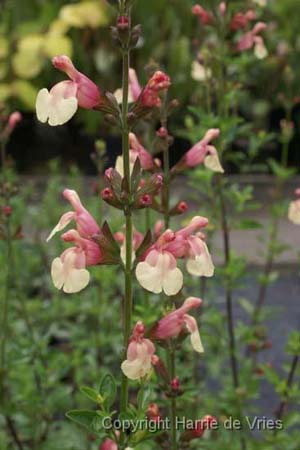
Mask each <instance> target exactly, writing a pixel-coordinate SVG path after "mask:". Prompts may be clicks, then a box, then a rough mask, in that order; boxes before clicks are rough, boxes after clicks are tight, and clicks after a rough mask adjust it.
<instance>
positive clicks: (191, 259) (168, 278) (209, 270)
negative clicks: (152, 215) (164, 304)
mask: <svg viewBox="0 0 300 450" xmlns="http://www.w3.org/2000/svg"><path fill="white" fill-rule="evenodd" d="M207 224H208V220H207V219H206V218H205V217H200V216H196V217H194V218H193V219H192V220H191V222H190V223H189V225H188V226H186V227H184V228H182V229H181V230H179V231H177V232H173V231H172V230H166V231H165V232H164V233H163V234H162V235H161V236H160V237H159V238H158V239H157V241H156V242H155V243H154V244H153V245H152V246H151V247H150V248H149V249H148V250H147V252H146V253H145V254H144V255H143V257H142V261H141V262H139V263H138V264H137V267H136V277H137V280H138V281H139V283H140V284H141V286H142V287H143V288H144V289H146V290H148V291H150V292H153V293H155V294H159V293H161V292H164V293H165V294H166V295H168V296H171V295H176V294H177V293H178V292H179V291H180V290H181V288H182V286H183V274H182V272H181V270H180V269H179V268H178V267H177V260H178V259H186V261H187V269H188V271H189V272H190V273H193V275H195V274H197V275H199V276H212V275H213V270H214V268H213V264H212V261H211V258H210V255H209V252H208V250H207V247H206V244H205V242H204V240H203V235H201V237H200V236H199V235H195V236H194V233H195V232H196V231H197V230H200V229H201V228H204V227H206V225H207Z"/></svg>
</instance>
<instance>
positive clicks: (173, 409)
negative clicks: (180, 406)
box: [168, 349, 177, 450]
mask: <svg viewBox="0 0 300 450" xmlns="http://www.w3.org/2000/svg"><path fill="white" fill-rule="evenodd" d="M168 356H169V360H168V368H169V372H170V376H171V379H172V380H173V379H174V378H175V376H176V364H175V362H176V359H175V352H174V350H173V349H169V350H168ZM176 415H177V402H176V397H171V405H170V420H171V449H172V450H177V431H176Z"/></svg>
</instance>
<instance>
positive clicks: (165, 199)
mask: <svg viewBox="0 0 300 450" xmlns="http://www.w3.org/2000/svg"><path fill="white" fill-rule="evenodd" d="M166 101H167V97H165V99H164V103H163V106H162V109H161V126H162V127H165V128H167V116H166ZM163 160H164V161H163V162H164V185H163V190H162V207H163V211H164V225H165V229H167V228H169V225H170V181H171V179H170V156H169V144H168V142H167V141H166V146H165V149H164V152H163ZM167 352H168V354H167V357H168V368H169V372H170V376H171V379H172V380H173V379H174V378H175V376H176V359H175V352H174V349H168V350H167ZM176 415H177V404H176V397H171V402H170V419H171V449H172V450H177V432H176Z"/></svg>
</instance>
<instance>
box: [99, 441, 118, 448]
mask: <svg viewBox="0 0 300 450" xmlns="http://www.w3.org/2000/svg"><path fill="white" fill-rule="evenodd" d="M99 450H118V446H117V444H116V443H115V442H114V441H113V440H112V439H105V440H104V441H103V442H102V444H101V445H100V447H99Z"/></svg>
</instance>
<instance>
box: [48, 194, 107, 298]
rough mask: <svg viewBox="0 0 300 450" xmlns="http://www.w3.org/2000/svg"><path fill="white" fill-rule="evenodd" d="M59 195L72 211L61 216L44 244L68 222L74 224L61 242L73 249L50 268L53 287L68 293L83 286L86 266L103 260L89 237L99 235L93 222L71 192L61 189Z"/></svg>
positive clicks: (86, 280)
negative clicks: (62, 196)
mask: <svg viewBox="0 0 300 450" xmlns="http://www.w3.org/2000/svg"><path fill="white" fill-rule="evenodd" d="M63 195H64V197H65V198H66V199H67V200H69V202H70V203H71V205H72V206H73V208H74V211H69V212H67V213H65V214H63V215H62V217H61V219H60V220H59V222H58V224H57V225H56V226H55V227H54V229H53V230H52V232H51V233H50V235H49V237H48V239H47V241H49V240H50V239H51V238H52V237H53V236H54V235H55V234H56V233H57V232H59V231H62V230H63V229H64V228H65V227H66V226H67V225H68V224H69V223H70V222H71V221H72V220H74V221H75V223H76V226H77V230H70V231H68V232H67V233H64V234H63V235H62V239H63V241H64V242H72V243H74V247H71V248H68V249H67V250H65V251H64V252H63V253H62V255H61V256H60V257H58V258H55V259H54V260H53V262H52V266H51V276H52V280H53V284H54V286H55V287H56V288H57V289H63V291H64V292H66V293H68V294H71V293H75V292H79V291H81V290H82V289H84V288H85V287H86V286H87V284H88V283H89V280H90V274H89V272H88V271H87V270H86V267H88V266H95V265H97V264H100V263H101V262H102V261H103V254H102V251H101V249H100V247H99V245H98V244H97V243H96V242H94V241H93V240H92V237H93V236H95V235H97V234H99V233H100V232H101V230H100V228H99V226H98V224H97V223H96V221H95V219H94V218H93V217H92V215H91V214H90V213H89V212H88V211H87V210H86V209H85V208H84V206H83V205H82V203H81V201H80V198H79V196H78V194H77V193H76V192H75V191H73V190H70V189H65V190H64V193H63Z"/></svg>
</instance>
